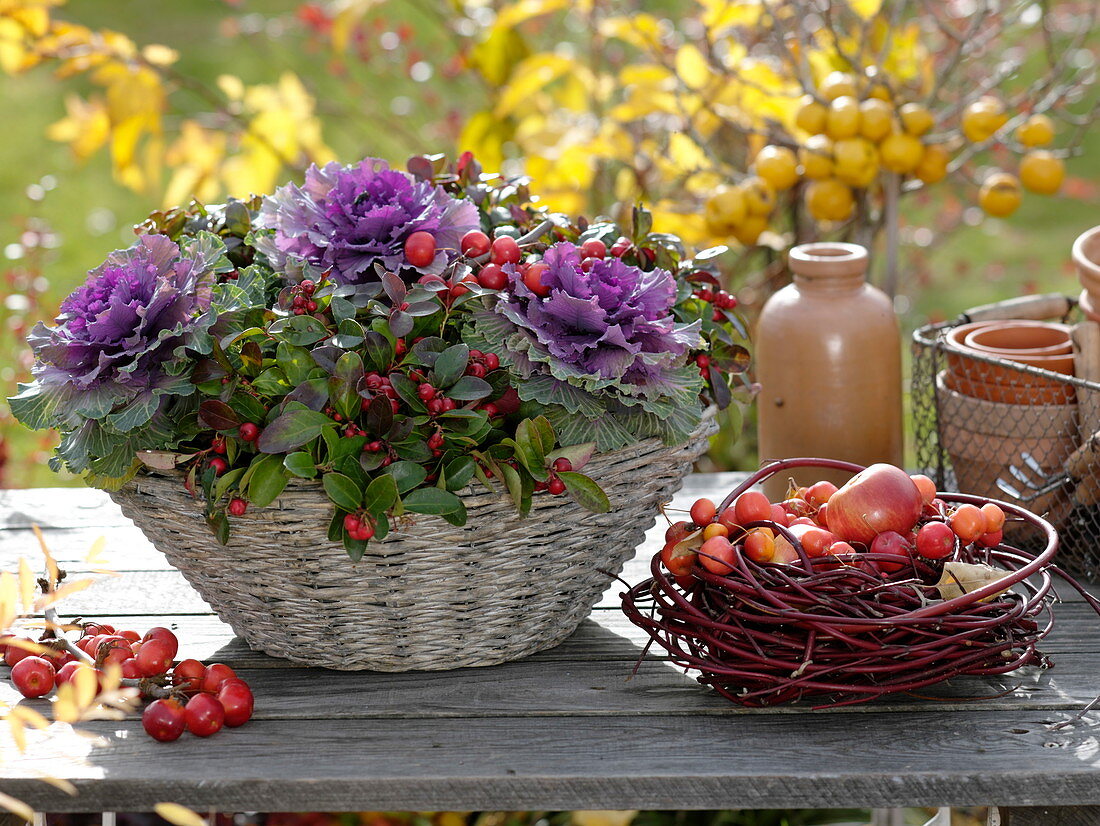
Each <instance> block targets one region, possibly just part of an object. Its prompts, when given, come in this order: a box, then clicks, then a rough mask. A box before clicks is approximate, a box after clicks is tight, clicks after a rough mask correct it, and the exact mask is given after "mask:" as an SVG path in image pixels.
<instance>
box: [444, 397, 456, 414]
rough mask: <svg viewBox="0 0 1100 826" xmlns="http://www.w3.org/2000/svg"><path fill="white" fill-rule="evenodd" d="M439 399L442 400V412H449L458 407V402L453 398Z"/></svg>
mask: <svg viewBox="0 0 1100 826" xmlns="http://www.w3.org/2000/svg"><path fill="white" fill-rule="evenodd" d="M440 401H442V402H443V412H444V413H450V412H451V411H452V410H454V409H455V408H456V407H458V402H456V401H455V400H454V399H440Z"/></svg>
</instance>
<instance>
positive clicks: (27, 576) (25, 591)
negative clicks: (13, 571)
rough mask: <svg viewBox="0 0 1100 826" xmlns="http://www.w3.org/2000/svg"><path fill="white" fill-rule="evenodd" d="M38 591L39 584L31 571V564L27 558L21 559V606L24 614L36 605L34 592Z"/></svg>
mask: <svg viewBox="0 0 1100 826" xmlns="http://www.w3.org/2000/svg"><path fill="white" fill-rule="evenodd" d="M36 590H38V582H37V581H36V577H35V575H34V571H32V570H31V564H30V563H29V562H27V560H26V558H25V557H22V556H21V557H19V604H20V605H21V606H22V608H23V612H24V613H27V612H29V611H30V610H31V607H32V606H33V605H34V592H35V591H36Z"/></svg>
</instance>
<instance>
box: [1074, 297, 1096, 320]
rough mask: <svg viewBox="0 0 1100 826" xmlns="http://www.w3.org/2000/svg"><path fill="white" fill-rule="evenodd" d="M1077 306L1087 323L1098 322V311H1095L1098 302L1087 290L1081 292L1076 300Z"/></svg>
mask: <svg viewBox="0 0 1100 826" xmlns="http://www.w3.org/2000/svg"><path fill="white" fill-rule="evenodd" d="M1077 304H1078V306H1079V307H1080V308H1081V312H1083V313H1084V314H1085V317H1086V318H1087V319H1088V320H1089V321H1100V310H1098V309H1097V305H1098V304H1100V301H1097V300H1096V299H1095V298H1093V297H1092V293H1090V292H1089V291H1088V290H1081V295H1080V296H1078V298H1077Z"/></svg>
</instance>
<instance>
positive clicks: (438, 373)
mask: <svg viewBox="0 0 1100 826" xmlns="http://www.w3.org/2000/svg"><path fill="white" fill-rule="evenodd" d="M469 362H470V348H469V347H467V346H466V345H465V344H452V345H451V346H450V347H448V348H447V349H446V350H444V351H443V352H442V353H440V354H439V358H437V359H436V360H435V366H434V367H433V368H432V374H433V376H434V377H435V382H434V384H435V386H436V387H442V388H447V387H450V386H451V385H452V384H454V383H455V382H457V381H458V379H459V377H460V376H462V374H463V373H465V372H466V365H467V364H469Z"/></svg>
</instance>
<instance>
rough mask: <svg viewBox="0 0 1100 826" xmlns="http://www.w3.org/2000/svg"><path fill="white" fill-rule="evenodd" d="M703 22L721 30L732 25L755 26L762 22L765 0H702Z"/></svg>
mask: <svg viewBox="0 0 1100 826" xmlns="http://www.w3.org/2000/svg"><path fill="white" fill-rule="evenodd" d="M699 5H701V6H702V7H703V14H702V17H701V20H702V23H703V25H704V26H706V27H707V28H708V29H710V30H713V31H720V30H722V29H727V28H731V27H741V26H755V25H757V24H758V23H759V22H760V17H761V15H762V14H763V13H764V10H765V7H766V4H765V2H764V0H742V2H731V0H700V2H699Z"/></svg>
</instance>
